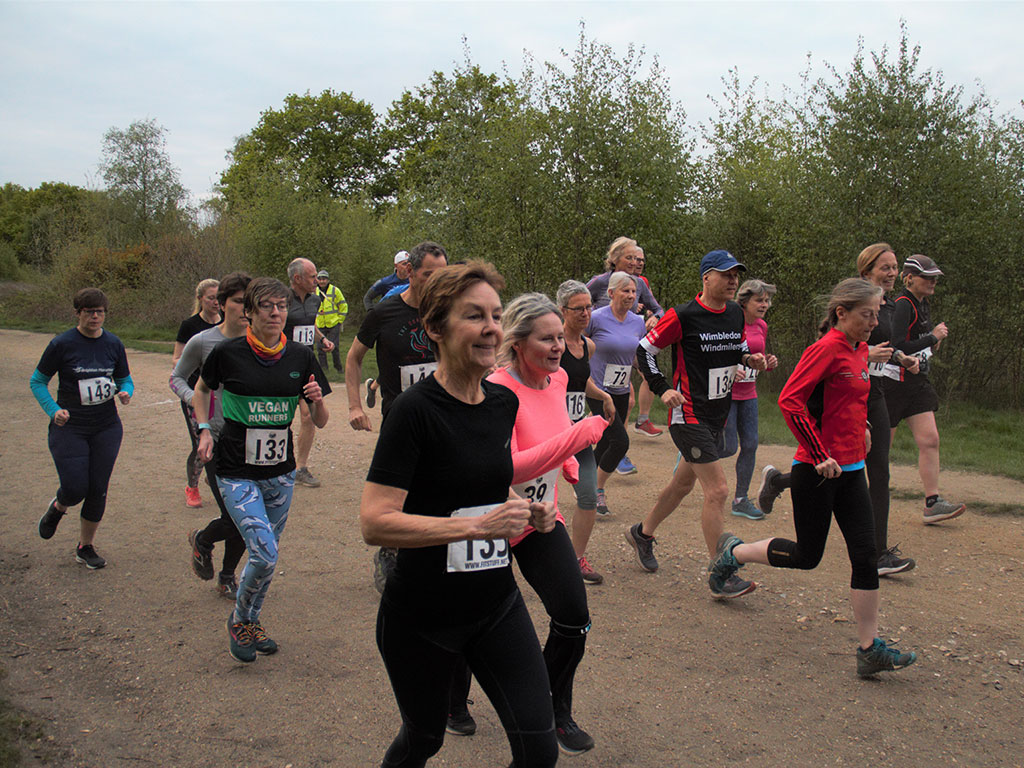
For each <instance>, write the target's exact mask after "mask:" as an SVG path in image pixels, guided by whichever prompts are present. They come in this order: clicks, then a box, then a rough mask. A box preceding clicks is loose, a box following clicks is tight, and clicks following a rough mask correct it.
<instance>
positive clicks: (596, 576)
mask: <svg viewBox="0 0 1024 768" xmlns="http://www.w3.org/2000/svg"><path fill="white" fill-rule="evenodd" d="M578 562H579V564H580V574H581V575H582V576H583V581H585V582H586V583H587V584H601V583H602V582H603V581H604V576H602V575H601V574H600V573H598V572H597V571H595V570H594V566H592V565H591V564H590V563H588V562H587V558H586V557H581V558H579V560H578Z"/></svg>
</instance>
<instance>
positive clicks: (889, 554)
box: [878, 546, 917, 576]
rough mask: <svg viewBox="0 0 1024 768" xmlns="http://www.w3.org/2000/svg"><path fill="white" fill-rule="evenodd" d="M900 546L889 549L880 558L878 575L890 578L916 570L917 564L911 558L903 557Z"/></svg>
mask: <svg viewBox="0 0 1024 768" xmlns="http://www.w3.org/2000/svg"><path fill="white" fill-rule="evenodd" d="M902 555H903V553H902V552H900V548H899V547H898V546H895V547H889V548H888V549H887V550H885V552H883V553H882V554H881V555H879V557H878V575H879V576H889V575H890V574H893V573H903V572H904V571H912V570H914V566H915V565H917V563H915V562H914V559H913V558H911V557H903V556H902Z"/></svg>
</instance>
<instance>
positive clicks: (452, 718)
mask: <svg viewBox="0 0 1024 768" xmlns="http://www.w3.org/2000/svg"><path fill="white" fill-rule="evenodd" d="M466 703H467V704H472V703H473V702H472V701H470V700H469V699H467V700H466ZM444 729H445V730H446V731H448V733H450V734H452V735H453V736H472V735H473V734H474V733H476V720H474V719H473V716H472V715H471V714H469V707H462V708H461V709H457V710H455V711H454V712H451V713H449V714H448V724H447V725H445V727H444Z"/></svg>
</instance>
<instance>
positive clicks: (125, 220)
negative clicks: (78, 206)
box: [100, 119, 186, 241]
mask: <svg viewBox="0 0 1024 768" xmlns="http://www.w3.org/2000/svg"><path fill="white" fill-rule="evenodd" d="M100 172H101V174H102V176H103V180H104V182H105V183H106V185H107V191H108V193H109V194H110V197H111V200H112V202H113V203H114V204H115V207H114V211H113V213H114V217H115V219H116V220H117V221H119V222H120V223H121V224H122V225H123V226H124V227H125V236H126V238H127V239H141V240H142V241H146V240H149V239H151V238H152V237H153V236H154V235H155V233H156V232H157V231H158V230H159V229H161V228H163V227H166V226H167V225H169V224H173V223H177V222H178V221H180V216H181V210H180V209H179V206H181V205H182V204H183V203H184V202H185V197H186V192H185V188H184V187H183V186H182V185H181V181H180V180H179V176H178V169H177V168H175V166H174V165H173V164H172V163H171V159H170V156H169V155H168V154H167V130H166V129H165V128H164V127H163V126H161V125H159V124H158V123H157V122H156V120H152V119H150V120H136V121H134V122H133V123H132V124H131V125H129V126H128V128H127V129H125V130H123V131H122V130H120V129H119V128H111V129H110V130H108V131H107V132H106V133H105V134H104V135H103V158H102V160H101V162H100Z"/></svg>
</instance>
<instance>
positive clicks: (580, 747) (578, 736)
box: [555, 717, 594, 755]
mask: <svg viewBox="0 0 1024 768" xmlns="http://www.w3.org/2000/svg"><path fill="white" fill-rule="evenodd" d="M555 736H556V737H557V738H558V748H559V749H560V750H562V751H563V752H565V754H567V755H578V754H581V753H583V752H586V751H587V750H588V749H593V748H594V740H593V739H592V738H591V737H590V734H589V733H587V732H586V731H584V730H583V729H582V728H580V727H579V726H578V725H576V721H575V720H573V719H572V718H571V717H570V718H568V719H566V720H565V722H563V723H559V724H557V725H556V727H555Z"/></svg>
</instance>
